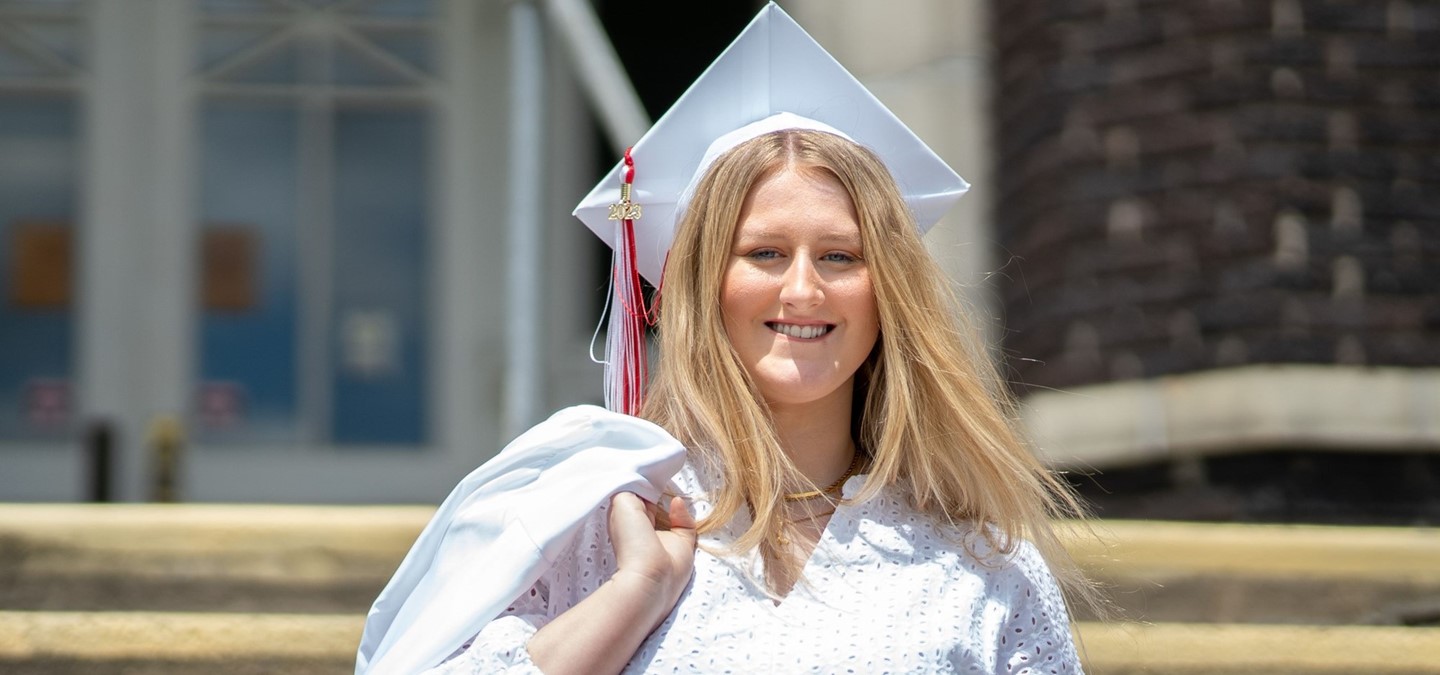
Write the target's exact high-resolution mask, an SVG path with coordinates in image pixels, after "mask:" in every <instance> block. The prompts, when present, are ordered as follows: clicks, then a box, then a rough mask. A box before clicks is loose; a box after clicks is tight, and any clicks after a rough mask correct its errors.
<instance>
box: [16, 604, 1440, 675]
mask: <svg viewBox="0 0 1440 675" xmlns="http://www.w3.org/2000/svg"><path fill="white" fill-rule="evenodd" d="M362 626H363V618H362V617H359V616H317V615H308V616H291V615H277V614H179V613H173V614H172V613H155V612H128V613H106V612H97V613H85V612H0V667H3V668H4V670H5V672H7V673H16V672H26V673H41V672H66V671H61V670H54V668H58V667H59V666H61V665H67V666H69V667H76V666H82V667H80V668H77V670H81V671H83V672H92V673H100V672H104V673H109V672H124V669H126V668H137V669H140V670H142V671H143V672H155V671H164V672H172V671H173V672H183V670H182V669H181V668H180V667H182V666H189V667H192V668H197V669H198V668H200V667H201V666H203V667H204V672H214V673H236V672H253V671H256V670H257V669H259V668H260V667H261V666H262V665H263V666H264V667H265V668H267V669H269V672H297V673H298V672H305V673H327V672H333V673H345V672H349V671H350V669H351V668H352V667H353V658H354V653H355V646H356V645H357V644H358V643H359V636H360V630H361V627H362ZM1077 630H1078V632H1079V634H1080V636H1081V638H1082V640H1083V643H1084V646H1085V652H1086V659H1085V660H1086V663H1087V668H1088V669H1090V670H1091V671H1092V672H1096V673H1108V674H1112V675H1113V674H1122V675H1123V674H1129V673H1162V672H1163V673H1216V674H1229V673H1235V674H1237V675H1238V674H1241V673H1244V674H1246V675H1250V674H1252V673H1291V674H1295V675H1302V674H1303V675H1308V674H1311V673H1313V674H1316V675H1320V674H1325V675H1332V674H1333V675H1338V674H1340V673H1347V674H1348V673H1375V674H1379V675H1401V674H1405V675H1412V674H1413V675H1419V674H1429V675H1435V674H1440V659H1437V658H1436V655H1437V654H1440V629H1437V628H1393V627H1367V626H1337V627H1317V626H1259V625H1244V626H1236V625H1213V624H1159V625H1138V624H1096V623H1080V624H1078V626H1077Z"/></svg>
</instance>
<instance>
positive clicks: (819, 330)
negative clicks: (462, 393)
mask: <svg viewBox="0 0 1440 675" xmlns="http://www.w3.org/2000/svg"><path fill="white" fill-rule="evenodd" d="M770 327H771V328H773V329H774V330H775V332H776V333H779V334H781V335H786V336H789V337H792V338H800V339H802V340H808V339H810V338H817V337H820V336H821V335H824V334H826V333H828V332H830V326H824V325H819V326H816V325H811V326H795V325H792V324H788V323H772V324H770Z"/></svg>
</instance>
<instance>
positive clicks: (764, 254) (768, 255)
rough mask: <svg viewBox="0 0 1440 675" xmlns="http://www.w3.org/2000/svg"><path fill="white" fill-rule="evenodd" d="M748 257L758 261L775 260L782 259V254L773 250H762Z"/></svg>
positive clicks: (751, 253) (753, 252)
mask: <svg viewBox="0 0 1440 675" xmlns="http://www.w3.org/2000/svg"><path fill="white" fill-rule="evenodd" d="M747 257H749V258H754V259H756V260H773V259H775V258H778V257H780V252H779V251H776V250H775V249H773V248H762V249H760V250H758V251H751V252H750V254H749V255H748V256H747Z"/></svg>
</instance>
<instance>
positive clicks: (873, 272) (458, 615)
mask: <svg viewBox="0 0 1440 675" xmlns="http://www.w3.org/2000/svg"><path fill="white" fill-rule="evenodd" d="M796 111H803V114H795V113H796ZM707 145H708V148H707ZM633 155H634V156H633V157H631V156H630V155H629V154H627V157H626V162H625V163H623V164H622V165H620V166H618V167H617V168H616V173H615V174H614V175H613V176H612V178H611V179H609V180H614V178H616V177H618V178H620V179H621V180H622V181H623V182H624V184H625V185H624V187H623V188H621V189H620V190H619V200H618V202H617V201H616V199H615V196H616V195H615V193H616V190H615V189H614V188H612V187H609V186H610V185H613V183H609V182H607V183H602V185H601V186H600V187H597V188H596V190H595V191H594V192H592V193H591V195H590V196H589V197H587V198H586V200H585V201H584V202H582V204H581V207H580V208H579V209H577V215H580V217H581V219H582V220H584V221H585V222H586V224H587V225H589V226H590V227H591V229H593V230H595V231H596V232H597V233H600V234H602V236H606V238H607V240H608V241H610V242H611V243H612V245H614V246H615V248H616V250H617V254H618V255H617V259H618V260H619V261H620V262H619V263H618V264H617V284H616V287H617V289H618V290H617V295H616V302H615V305H616V307H615V311H616V312H620V311H624V312H627V313H628V316H630V317H638V316H639V315H640V312H639V311H638V310H639V309H640V308H639V303H638V300H637V298H636V297H634V295H633V294H632V295H631V296H628V297H627V296H625V295H624V294H625V293H627V292H630V291H634V292H635V293H638V288H639V281H638V276H633V275H632V274H631V272H632V271H633V272H634V273H635V274H644V275H645V276H647V277H649V278H650V279H651V280H652V281H658V282H659V284H658V285H659V286H660V288H661V294H660V296H659V301H658V302H659V306H658V311H659V348H660V354H659V358H658V362H657V365H658V368H657V372H656V373H655V377H654V378H653V379H652V380H651V381H650V383H649V388H648V391H646V392H645V396H644V399H643V404H640V398H639V396H638V393H639V392H640V391H641V386H642V385H643V375H637V373H638V372H643V369H642V370H636V369H635V368H634V366H637V365H643V364H644V360H643V358H639V359H636V358H633V357H635V355H636V354H637V352H638V349H636V347H638V345H637V344H636V343H635V342H634V341H635V340H637V339H643V332H642V331H641V330H640V329H639V328H638V327H636V326H635V325H633V323H632V324H628V325H626V326H625V327H624V329H623V330H617V329H616V327H615V326H614V325H612V329H611V331H610V339H611V343H612V350H611V353H612V355H615V354H619V355H628V356H629V357H631V358H630V360H629V361H628V363H629V366H630V368H626V367H620V368H616V369H614V370H612V371H609V372H608V373H607V377H611V382H612V384H616V383H618V384H619V385H620V386H615V387H613V388H611V390H610V391H611V392H618V395H616V396H612V399H614V398H618V399H620V400H621V401H623V403H622V404H621V405H620V408H621V409H622V410H625V411H627V412H631V413H633V414H635V415H636V416H634V417H632V416H626V415H620V414H616V413H612V412H607V411H604V410H600V409H598V408H584V407H581V408H574V409H569V410H566V411H562V412H561V413H557V415H556V416H555V417H553V418H551V420H550V421H547V422H546V423H544V424H541V425H539V426H537V427H536V428H535V429H532V430H531V431H530V432H527V433H526V434H525V435H523V436H521V437H520V438H519V439H517V440H516V441H515V442H514V443H512V444H511V446H510V447H507V448H506V449H505V450H504V451H502V452H501V454H500V455H499V456H497V457H496V458H495V459H494V460H492V461H491V462H487V464H486V465H485V466H482V467H481V468H479V469H477V470H476V472H475V473H472V474H471V476H469V477H467V478H466V479H465V480H464V481H462V482H461V485H460V486H459V487H457V488H456V491H455V492H454V493H452V495H451V496H450V498H448V499H447V500H446V502H445V503H444V504H442V505H441V508H440V509H439V511H438V512H437V515H436V517H435V519H434V520H433V521H432V522H431V524H430V525H429V526H428V527H427V528H426V530H425V532H424V533H422V534H421V537H420V539H419V540H418V541H417V543H416V545H415V547H414V548H412V550H411V554H410V555H409V556H407V558H406V560H405V562H403V563H402V564H401V567H400V569H399V570H398V571H397V572H396V575H395V578H394V579H392V581H391V583H390V585H388V586H387V587H386V589H385V591H384V592H382V593H381V596H380V598H378V599H377V600H376V603H375V606H374V608H373V609H372V611H371V615H370V618H369V620H368V621H367V626H366V630H365V635H364V637H363V638H362V642H361V647H360V649H359V653H358V655H357V668H356V670H357V673H365V674H367V675H371V674H374V673H411V672H415V671H418V670H424V669H427V668H428V669H430V672H434V673H451V674H456V673H497V672H513V673H537V672H543V673H548V674H549V675H561V674H564V673H586V674H591V673H631V674H633V673H647V672H665V673H718V672H732V673H846V672H853V673H871V672H875V673H881V672H890V673H932V672H940V673H945V672H951V673H972V672H983V673H1073V672H1078V671H1079V669H1080V666H1079V663H1078V659H1077V657H1076V653H1075V648H1074V644H1073V642H1072V640H1071V636H1070V632H1069V620H1068V615H1067V611H1066V605H1065V602H1064V600H1063V597H1062V591H1061V589H1062V588H1063V589H1065V590H1066V591H1068V592H1070V593H1071V594H1072V597H1074V598H1078V599H1082V600H1084V599H1088V598H1090V597H1092V596H1091V593H1090V591H1089V590H1088V587H1087V586H1086V584H1085V582H1084V580H1083V578H1082V577H1081V575H1080V574H1079V573H1078V571H1077V570H1076V568H1075V566H1074V565H1073V563H1071V562H1070V560H1069V559H1068V558H1067V557H1066V555H1065V553H1064V551H1063V549H1062V548H1061V546H1060V544H1059V542H1058V540H1057V537H1056V534H1055V532H1054V530H1053V528H1052V525H1051V518H1053V517H1055V516H1073V515H1079V514H1080V513H1081V508H1080V507H1079V505H1078V504H1077V503H1076V501H1075V498H1074V497H1073V496H1072V494H1071V492H1070V491H1069V490H1068V487H1067V486H1066V485H1065V484H1064V483H1063V482H1061V481H1059V480H1058V479H1057V478H1055V477H1054V476H1053V475H1052V474H1051V473H1049V472H1048V471H1047V470H1046V469H1045V468H1044V467H1043V466H1042V465H1041V464H1040V463H1039V462H1038V461H1037V460H1036V459H1034V458H1033V457H1032V456H1031V455H1030V454H1029V452H1028V450H1027V449H1026V447H1025V446H1024V443H1023V441H1022V440H1021V439H1020V437H1019V436H1018V434H1017V432H1016V430H1015V427H1014V422H1013V417H1014V414H1013V413H1014V411H1013V406H1012V403H1011V402H1010V399H1009V398H1008V396H1007V394H1006V388H1005V386H1004V383H1003V382H1002V381H1001V380H1000V379H999V378H998V377H997V376H996V374H995V372H994V371H993V369H992V368H991V366H990V365H989V356H988V354H987V353H986V351H985V350H984V348H983V346H982V345H980V344H979V342H978V340H977V339H976V337H977V335H976V333H975V332H974V331H973V330H971V329H969V328H968V327H967V326H965V325H964V323H963V312H962V311H961V309H960V308H959V307H958V306H957V304H956V302H955V301H954V298H953V296H952V294H951V293H950V291H949V285H948V282H947V279H946V277H945V275H944V274H943V273H942V272H941V271H940V269H939V268H938V267H937V265H936V264H935V263H934V262H933V261H932V260H931V258H930V257H929V255H928V253H927V252H926V250H925V247H924V246H923V244H922V243H921V240H920V236H921V231H922V229H923V228H924V227H927V226H929V225H930V224H933V223H934V222H935V221H936V220H938V219H939V218H940V216H941V215H942V214H943V213H944V211H945V210H946V209H947V208H948V207H949V206H950V205H952V204H953V203H954V200H955V199H958V197H959V195H960V194H961V193H963V191H964V189H965V187H966V186H965V183H964V181H963V180H961V179H960V178H959V176H957V175H955V173H954V172H953V171H952V170H950V168H949V167H948V166H945V164H944V162H942V161H940V160H939V158H938V157H936V156H935V155H934V153H933V152H931V151H930V150H929V149H928V148H926V147H925V146H924V144H923V143H922V142H920V141H919V139H917V138H915V137H914V135H913V134H912V133H911V132H910V131H909V130H908V129H906V128H905V127H904V125H903V124H901V123H900V122H899V121H898V120H897V119H895V117H894V116H893V115H892V114H890V112H889V111H888V110H885V109H884V106H882V105H880V104H879V102H878V101H876V100H875V99H874V98H873V97H872V96H871V95H870V94H869V93H868V92H866V91H865V90H864V88H863V87H861V86H860V85H859V83H858V82H856V81H855V80H854V78H853V77H851V76H850V75H849V74H848V73H846V72H845V71H844V69H843V68H841V67H840V66H839V64H838V63H835V62H834V60H833V59H832V58H831V57H830V56H829V55H828V54H826V53H825V52H824V50H823V49H821V48H820V47H819V45H817V44H815V43H814V41H813V40H811V39H810V38H809V36H808V35H805V33H804V31H802V30H801V29H800V28H799V27H798V26H797V25H795V24H794V22H793V21H791V20H790V19H789V17H787V16H785V15H784V13H783V12H782V11H780V10H779V8H778V7H776V6H774V5H773V4H772V5H770V6H768V7H767V8H765V9H764V10H762V11H761V13H760V15H759V16H757V18H756V20H755V21H754V22H752V24H751V26H750V27H749V28H747V29H746V31H745V32H744V33H742V34H741V36H740V37H739V38H737V39H736V41H735V43H734V44H732V45H731V47H730V48H729V49H727V50H726V52H725V54H722V56H721V58H720V59H719V60H718V61H717V62H716V63H715V64H714V65H712V66H711V68H710V69H709V70H707V71H706V74H705V75H703V76H702V77H701V79H700V80H699V81H697V83H696V84H695V85H694V86H692V88H691V90H690V91H688V92H686V94H685V95H684V96H682V98H681V100H680V101H679V102H677V103H676V106H675V108H673V109H672V110H671V112H670V113H667V114H666V115H665V117H663V118H662V119H661V120H660V121H659V122H657V124H656V126H655V128H654V129H652V130H651V131H650V133H647V134H646V136H645V137H644V138H642V139H641V140H640V141H639V143H637V144H636V146H635V148H634V152H633ZM632 161H633V163H632ZM637 171H638V172H639V177H638V178H636V177H635V175H636V172H637ZM632 178H633V179H634V185H633V187H634V188H635V189H636V190H637V191H638V192H636V194H635V195H634V197H635V201H634V202H633V203H632V202H631V201H630V199H631V196H632V191H631V188H632V186H631V184H630V183H631V180H632ZM902 186H903V189H902ZM607 205H608V208H607ZM641 207H643V215H642V213H641V211H642V208H641ZM607 212H608V214H609V215H608V216H607V215H606V214H607ZM607 218H608V220H607ZM607 228H611V229H607ZM607 232H609V233H610V234H608V235H607V234H606V233H607ZM631 232H633V238H631V235H630V233H631ZM672 234H673V241H672ZM662 268H663V270H664V272H663V278H662V277H661V276H660V270H661V269H662ZM626 289H630V291H627V290H626ZM617 335H618V336H621V337H620V338H619V340H618V342H617ZM626 340H631V342H626ZM616 345H619V347H620V348H618V349H617V348H615V347H616ZM612 365H614V364H613V363H612ZM615 373H620V376H619V377H616V376H614V374H615ZM632 406H638V407H632ZM631 492H635V493H639V494H643V495H645V497H646V499H645V500H642V499H640V498H639V497H637V496H635V494H631ZM612 495H613V498H612V497H611V496H612Z"/></svg>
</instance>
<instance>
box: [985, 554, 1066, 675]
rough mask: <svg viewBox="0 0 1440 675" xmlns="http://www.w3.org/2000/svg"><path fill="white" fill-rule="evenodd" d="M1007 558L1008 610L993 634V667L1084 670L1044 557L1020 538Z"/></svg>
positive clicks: (1010, 671) (1049, 672) (1011, 673)
mask: <svg viewBox="0 0 1440 675" xmlns="http://www.w3.org/2000/svg"><path fill="white" fill-rule="evenodd" d="M1011 563H1012V566H1011V567H1010V569H1009V570H1008V571H1009V574H1008V575H1007V576H1009V577H1010V579H1009V581H1010V583H1009V584H1007V585H1008V586H1009V591H1010V593H1009V596H1010V597H1009V598H1008V602H1007V603H1006V604H1007V605H1008V612H1009V613H1008V615H1007V616H1006V619H1005V621H1004V622H1003V624H1002V625H1001V627H1000V635H999V636H998V637H997V638H996V640H997V642H998V645H997V656H998V658H997V659H996V670H997V671H998V672H999V673H1004V674H1006V675H1072V674H1079V673H1083V670H1082V669H1081V666H1080V658H1079V656H1078V655H1077V654H1076V652H1075V641H1074V639H1073V638H1072V637H1071V635H1070V618H1069V614H1068V612H1066V610H1065V601H1064V598H1063V596H1062V595H1061V594H1060V587H1059V585H1058V584H1057V583H1056V582H1055V577H1054V576H1053V575H1051V574H1050V568H1049V567H1048V566H1047V565H1046V564H1045V559H1044V558H1043V557H1042V556H1041V555H1040V552H1039V551H1038V550H1036V549H1035V547H1034V545H1032V544H1030V543H1029V542H1023V543H1021V544H1020V545H1019V546H1018V547H1017V549H1016V551H1015V553H1014V555H1013V557H1012V559H1011Z"/></svg>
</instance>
